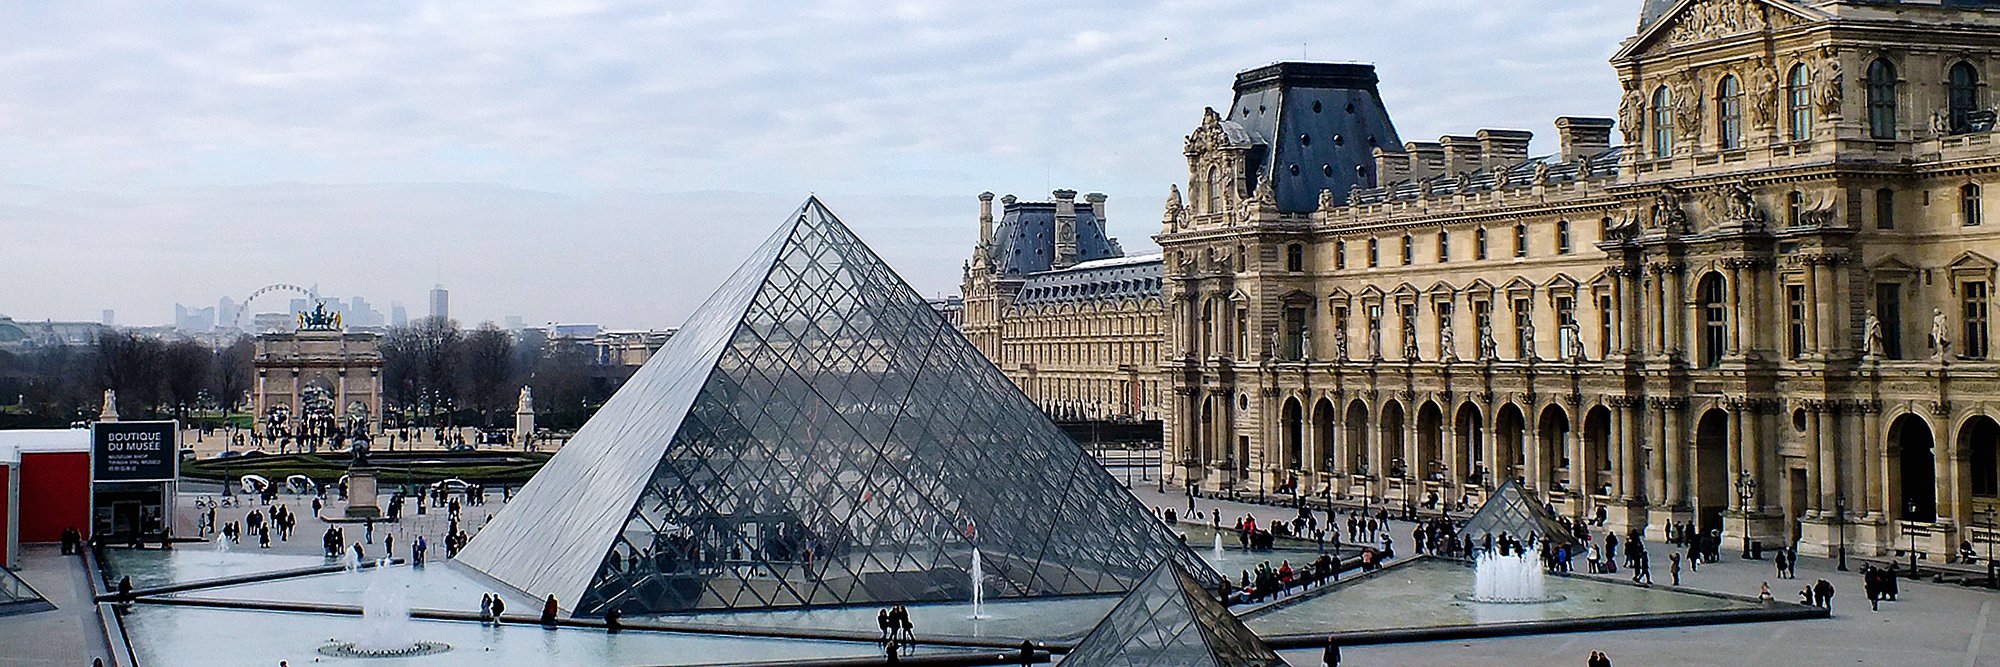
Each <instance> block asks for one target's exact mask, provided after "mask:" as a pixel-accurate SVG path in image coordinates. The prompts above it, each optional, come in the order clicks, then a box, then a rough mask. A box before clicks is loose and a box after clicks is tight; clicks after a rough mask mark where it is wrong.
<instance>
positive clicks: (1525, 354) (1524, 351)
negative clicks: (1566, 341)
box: [1521, 322, 1541, 361]
mask: <svg viewBox="0 0 2000 667" xmlns="http://www.w3.org/2000/svg"><path fill="white" fill-rule="evenodd" d="M1521 359H1522V360H1523V361H1535V360H1538V359H1541V355H1540V354H1537V353H1536V352H1535V323H1534V322H1522V323H1521Z"/></svg>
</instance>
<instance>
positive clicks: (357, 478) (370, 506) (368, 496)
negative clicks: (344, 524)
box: [347, 468, 382, 521]
mask: <svg viewBox="0 0 2000 667" xmlns="http://www.w3.org/2000/svg"><path fill="white" fill-rule="evenodd" d="M375 497H376V484H375V469H374V468H349V469H348V470H347V518H349V519H353V520H357V521H358V520H362V519H380V518H382V506H380V505H377V504H375V502H376V501H375Z"/></svg>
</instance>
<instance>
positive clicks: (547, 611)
mask: <svg viewBox="0 0 2000 667" xmlns="http://www.w3.org/2000/svg"><path fill="white" fill-rule="evenodd" d="M556 610H557V607H556V596H554V595H551V596H549V599H548V601H547V602H543V603H542V625H543V626H544V627H548V628H551V629H553V628H555V627H556Z"/></svg>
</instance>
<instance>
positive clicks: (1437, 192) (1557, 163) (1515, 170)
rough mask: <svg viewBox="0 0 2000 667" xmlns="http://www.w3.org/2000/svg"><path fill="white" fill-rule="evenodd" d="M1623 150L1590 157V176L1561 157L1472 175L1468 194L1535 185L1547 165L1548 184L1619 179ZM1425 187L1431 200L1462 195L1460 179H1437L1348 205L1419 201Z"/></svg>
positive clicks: (1377, 191) (1392, 187) (1401, 184)
mask: <svg viewBox="0 0 2000 667" xmlns="http://www.w3.org/2000/svg"><path fill="white" fill-rule="evenodd" d="M1624 150H1625V149H1624V148H1622V147H1620V148H1613V149H1611V150H1608V151H1605V152H1602V153H1598V154H1596V155H1592V156H1590V157H1589V158H1587V159H1586V161H1587V162H1588V164H1589V166H1590V171H1589V173H1588V174H1585V173H1584V172H1583V170H1582V169H1581V167H1582V166H1583V164H1584V163H1583V162H1563V161H1562V159H1561V158H1560V157H1558V156H1554V155H1544V156H1541V157H1537V158H1530V159H1529V160H1528V161H1526V162H1522V163H1519V164H1516V165H1513V166H1510V167H1508V168H1507V171H1506V172H1504V173H1503V174H1496V173H1494V172H1493V171H1487V170H1482V171H1477V172H1472V178H1471V179H1470V186H1471V187H1470V188H1469V189H1467V190H1466V192H1468V193H1471V192H1481V191H1486V190H1498V189H1503V188H1518V187H1527V186H1531V185H1534V184H1535V171H1536V170H1537V169H1538V168H1539V167H1540V166H1541V165H1544V164H1546V165H1548V166H1549V182H1551V183H1562V182H1565V181H1581V180H1585V179H1586V178H1606V177H1613V176H1617V175H1618V156H1619V155H1620V154H1622V153H1623V152H1624ZM1425 183H1429V184H1430V188H1431V196H1434V197H1442V196H1450V195H1454V194H1459V192H1458V187H1459V179H1458V176H1456V175H1438V176H1432V177H1430V178H1426V179H1416V180H1408V181H1397V182H1395V183H1390V184H1389V185H1387V186H1384V187H1380V188H1373V189H1368V190H1362V191H1361V192H1360V193H1358V196H1357V197H1356V198H1355V199H1354V201H1352V202H1349V203H1350V204H1380V203H1383V202H1389V201H1403V200H1410V199H1418V198H1420V197H1422V196H1423V190H1424V184H1425Z"/></svg>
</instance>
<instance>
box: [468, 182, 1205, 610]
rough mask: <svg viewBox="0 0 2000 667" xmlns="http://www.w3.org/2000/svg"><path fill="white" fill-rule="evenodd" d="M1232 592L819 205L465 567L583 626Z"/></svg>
mask: <svg viewBox="0 0 2000 667" xmlns="http://www.w3.org/2000/svg"><path fill="white" fill-rule="evenodd" d="M975 547H976V548H978V549H979V551H980V552H981V554H982V557H981V561H982V564H983V567H982V569H983V571H984V574H985V581H984V588H985V592H986V595H987V597H989V598H996V599H997V598H1020V597H1038V596H1056V595H1083V594H1111V593H1123V592H1125V591H1127V590H1130V589H1131V588H1132V586H1133V585H1135V584H1137V583H1138V582H1139V580H1140V579H1142V578H1144V577H1145V575H1146V573H1147V572H1148V569H1149V568H1150V567H1152V565H1153V564H1155V563H1158V562H1159V561H1161V560H1162V559H1173V560H1176V561H1178V562H1180V563H1182V564H1184V565H1185V566H1187V567H1190V568H1200V569H1198V570H1197V571H1199V572H1201V573H1202V576H1206V577H1214V576H1215V575H1213V574H1212V573H1209V572H1208V570H1207V569H1206V566H1205V565H1203V564H1202V563H1201V561H1200V559H1199V557H1197V556H1195V555H1194V553H1193V552H1191V551H1188V550H1187V548H1186V547H1185V546H1184V545H1182V544H1181V543H1180V541H1179V539H1177V538H1176V537H1175V536H1174V535H1173V534H1172V533H1170V532H1168V531H1167V530H1166V528H1165V527H1164V526H1162V525H1161V524H1160V522H1159V521H1157V520H1154V519H1153V518H1152V517H1151V515H1150V514H1149V513H1148V512H1147V511H1146V509H1145V507H1144V506H1142V505H1140V504H1139V502H1138V501H1137V500H1136V499H1135V498H1133V497H1132V496H1131V494H1130V493H1129V492H1127V491H1126V490H1125V489H1124V488H1122V487H1120V486H1119V485H1118V482H1117V481H1116V480H1115V479H1113V478H1112V477H1111V476H1110V475H1109V474H1108V473H1106V472H1105V471H1104V469H1103V468H1102V467H1100V466H1099V465H1098V464H1097V462H1096V461H1095V460H1094V459H1092V458H1091V457H1090V456H1089V455H1088V454H1087V453H1085V452H1084V451H1083V449H1082V448H1081V447H1079V446H1077V445H1076V443H1075V442H1073V441H1071V440H1070V439H1069V438H1068V437H1067V436H1065V435H1064V434H1063V433H1062V431H1060V430H1059V429H1057V428H1056V426H1055V425H1054V424H1052V423H1050V422H1049V420H1048V419H1047V418H1046V417H1045V416H1043V414H1042V413H1041V412H1040V411H1039V410H1038V409H1036V407H1035V406H1034V404H1033V403H1032V402H1030V401H1029V400H1028V398H1027V397H1026V396H1024V395H1022V394H1021V392H1020V391H1019V390H1018V389H1017V388H1015V387H1014V385H1013V384H1012V383H1010V382H1009V381H1008V380H1007V378H1006V376H1004V375H1002V374H1001V372H1000V370H999V369H998V368H995V367H994V366H993V365H992V364H991V363H990V362H988V361H987V360H986V358H985V357H984V356H982V355H981V354H980V353H979V351H978V350H977V349H976V348H974V347H973V346H972V344H971V343H970V342H968V341H966V340H965V339H964V338H963V337H962V336H960V335H959V333H958V331H957V329H955V328H953V327H952V326H951V325H950V324H949V323H947V322H946V321H945V320H944V319H943V318H942V317H940V316H939V315H938V314H937V313H936V312H935V311H934V310H932V308H931V307H930V305H929V304H927V303H925V302H924V300H923V298H922V297H921V296H919V295H918V294H917V292H916V291H915V290H912V289H911V288H910V287H909V286H908V285H906V284H905V283H904V282H903V281H902V279H901V278H899V277H897V276H896V274H895V273H894V272H893V271H891V270H890V269H889V267H888V265H887V264H885V263H883V261H882V260H881V258H879V257H877V256H876V255H875V254H874V252H872V251H870V250H869V249H868V247H867V246H866V245H864V244H863V243H862V242H861V241H860V239H858V238H856V237H855V236H854V234H853V233H852V232H851V231H849V230H848V229H847V227H846V226H845V225H842V224H841V222H840V221H839V220H838V219H836V218H834V216H833V214H832V213H830V212H828V211H827V210H826V208H825V207H824V206H822V205H821V204H820V202H819V201H818V200H816V199H809V200H807V201H806V203H805V205H804V206H802V207H801V208H800V209H799V210H798V212H797V213H795V214H793V215H792V217H791V218H790V219H789V220H788V222H787V224H786V225H784V226H783V228H781V229H779V230H778V232H777V233H776V234H774V235H773V236H772V237H771V238H770V239H769V240H768V241H766V242H765V243H764V244H763V245H762V246H761V247H760V248H759V249H758V250H757V251H756V253H755V254H754V255H753V256H752V258H751V259H750V260H749V261H748V262H747V263H745V264H744V266H743V267H742V268H741V269H738V271H737V272H736V274H735V275H734V276H732V277H731V278H729V280H728V281H726V282H725V283H724V285H723V286H722V288H721V289H720V290H718V291H717V292H716V293H715V295H714V296H712V297H711V298H710V299H709V301H708V302H707V303H705V304H704V305H703V306H702V307H701V308H700V309H699V310H697V311H696V312H695V314H694V315H693V316H691V317H690V318H689V320H688V324H687V326H686V327H684V328H683V329H682V330H681V331H680V333H678V334H676V335H675V336H674V337H673V338H672V339H671V340H669V341H668V343H667V345H666V346H665V347H663V348H662V349H661V350H660V351H659V352H658V353H657V354H656V355H654V357H653V359H652V361H651V362H649V363H648V364H647V365H646V367H645V368H643V369H641V370H640V371H639V373H638V374H636V375H635V376H634V377H633V378H632V379H631V381H629V382H628V383H627V384H626V385H625V386H624V387H623V388H622V389H620V390H619V392H618V393H617V395H615V396H613V397H612V399H611V400H610V401H608V402H607V403H606V404H605V406H604V407H603V409H601V410H600V411H599V412H598V413H597V414H596V415H595V416H594V417H593V418H592V419H591V420H590V422H589V423H588V424H586V425H585V426H584V427H583V429H581V430H579V431H578V432H577V434H576V437H575V438H574V439H573V440H571V441H570V443H569V444H568V445H566V446H565V447H564V448H563V449H562V451H561V452H559V453H558V454H556V456H555V457H554V458H552V459H551V460H550V461H549V462H548V464H547V465H546V466H545V467H544V468H543V469H542V471H541V472H540V473H539V474H537V475H536V476H535V477H534V479H533V480H532V481H530V482H529V483H528V485H527V486H525V487H524V488H523V489H522V490H521V492H520V493H519V494H518V495H517V496H516V497H515V498H514V500H513V501H512V502H509V503H508V504H507V506H506V507H505V508H504V509H503V510H502V511H501V512H500V513H499V514H498V515H496V516H495V517H494V519H493V521H492V523H491V524H490V525H488V526H487V527H486V528H485V529H483V530H482V531H481V532H480V533H479V536H478V537H477V538H476V539H474V540H473V541H472V543H471V545H470V546H468V547H467V548H466V550H465V552H464V553H463V554H461V555H460V558H459V560H460V562H463V563H466V564H468V565H471V566H472V567H474V568H475V569H478V570H480V571H481V572H484V573H486V574H488V575H490V576H492V577H494V578H496V579H499V580H500V581H502V582H505V583H507V584H508V585H510V586H514V587H516V588H519V589H520V590H522V591H523V592H526V593H528V594H530V595H532V596H534V597H537V598H539V597H542V596H545V595H550V594H553V595H555V596H556V597H557V600H558V604H559V605H561V606H563V607H566V608H570V609H572V610H573V612H574V613H575V614H578V615H596V614H601V613H603V612H605V611H608V610H610V609H614V608H616V609H621V610H623V611H624V612H625V613H627V614H644V613H661V612H674V611H686V610H711V609H767V608H778V607H802V606H822V605H881V604H902V603H917V602H950V601H965V600H969V599H970V598H971V597H972V589H971V586H972V584H971V576H970V571H971V570H972V555H973V550H974V548H975Z"/></svg>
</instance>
